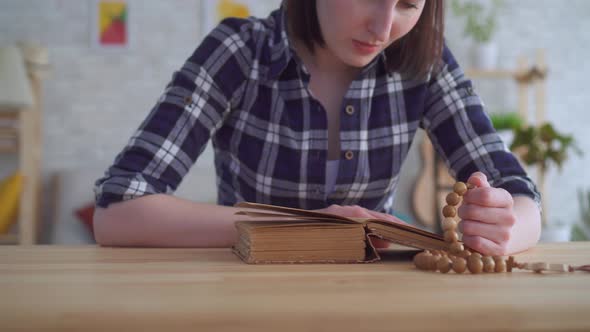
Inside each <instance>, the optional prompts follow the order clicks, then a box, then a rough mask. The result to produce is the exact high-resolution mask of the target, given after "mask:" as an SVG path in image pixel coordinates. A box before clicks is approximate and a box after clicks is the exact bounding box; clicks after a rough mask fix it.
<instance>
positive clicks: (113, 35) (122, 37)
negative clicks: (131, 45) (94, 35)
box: [100, 20, 127, 45]
mask: <svg viewBox="0 0 590 332" xmlns="http://www.w3.org/2000/svg"><path fill="white" fill-rule="evenodd" d="M126 42H127V31H126V27H125V21H123V20H114V21H113V22H112V23H111V25H109V26H108V27H107V28H106V29H105V30H104V32H103V33H102V34H101V36H100V43H101V44H105V45H124V44H125V43H126Z"/></svg>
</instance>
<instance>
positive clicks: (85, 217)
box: [74, 203, 94, 234]
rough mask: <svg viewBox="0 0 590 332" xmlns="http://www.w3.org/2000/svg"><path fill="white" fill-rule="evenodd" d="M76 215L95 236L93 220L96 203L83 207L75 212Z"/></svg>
mask: <svg viewBox="0 0 590 332" xmlns="http://www.w3.org/2000/svg"><path fill="white" fill-rule="evenodd" d="M74 214H75V215H76V217H78V219H79V220H80V221H81V222H82V223H83V224H85V225H86V226H87V227H88V230H89V231H90V233H92V234H94V224H93V220H92V219H93V217H94V203H89V204H87V205H84V206H83V207H81V208H79V209H77V210H76V211H74Z"/></svg>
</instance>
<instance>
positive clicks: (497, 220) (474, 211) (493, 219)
mask: <svg viewBox="0 0 590 332" xmlns="http://www.w3.org/2000/svg"><path fill="white" fill-rule="evenodd" d="M457 214H458V216H459V218H460V219H461V220H475V221H479V222H483V223H486V224H496V225H505V226H510V227H512V226H514V224H515V223H516V216H515V215H514V213H513V211H512V209H507V208H501V207H482V206H480V205H473V204H463V205H461V206H460V207H459V209H458V210H457Z"/></svg>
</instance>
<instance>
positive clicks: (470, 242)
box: [463, 235, 507, 256]
mask: <svg viewBox="0 0 590 332" xmlns="http://www.w3.org/2000/svg"><path fill="white" fill-rule="evenodd" d="M463 243H464V244H465V245H466V246H468V247H469V248H471V249H473V250H475V251H478V252H480V253H482V254H484V255H488V256H505V255H506V254H507V249H506V248H507V246H506V243H505V242H504V244H497V243H495V242H494V241H491V240H488V239H486V238H484V237H481V236H477V235H476V236H472V235H463Z"/></svg>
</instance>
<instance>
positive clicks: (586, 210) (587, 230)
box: [571, 189, 590, 241]
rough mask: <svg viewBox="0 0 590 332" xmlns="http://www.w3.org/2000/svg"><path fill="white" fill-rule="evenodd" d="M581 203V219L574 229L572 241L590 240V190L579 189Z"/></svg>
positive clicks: (579, 201)
mask: <svg viewBox="0 0 590 332" xmlns="http://www.w3.org/2000/svg"><path fill="white" fill-rule="evenodd" d="M578 203H579V204H580V220H579V222H577V223H576V224H574V227H573V229H572V237H571V240H572V241H588V240H590V191H586V192H584V191H583V190H581V189H580V190H578Z"/></svg>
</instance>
